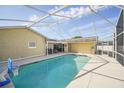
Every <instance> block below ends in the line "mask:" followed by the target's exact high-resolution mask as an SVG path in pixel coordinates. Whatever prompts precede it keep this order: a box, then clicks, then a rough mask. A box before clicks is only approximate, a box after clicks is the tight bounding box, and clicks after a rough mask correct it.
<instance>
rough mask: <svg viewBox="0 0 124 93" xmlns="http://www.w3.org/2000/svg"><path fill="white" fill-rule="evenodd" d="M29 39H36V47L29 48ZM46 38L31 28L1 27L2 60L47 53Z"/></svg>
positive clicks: (0, 51)
mask: <svg viewBox="0 0 124 93" xmlns="http://www.w3.org/2000/svg"><path fill="white" fill-rule="evenodd" d="M29 41H36V46H37V47H36V48H28V42H29ZM45 53H46V50H45V38H44V37H43V36H40V35H39V34H37V33H35V32H33V31H31V30H30V29H25V28H17V29H0V61H5V60H7V58H8V57H12V58H13V59H18V58H24V57H29V56H35V55H45Z"/></svg>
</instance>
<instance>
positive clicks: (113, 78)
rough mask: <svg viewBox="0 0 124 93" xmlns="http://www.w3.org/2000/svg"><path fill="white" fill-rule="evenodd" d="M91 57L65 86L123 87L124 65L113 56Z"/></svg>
mask: <svg viewBox="0 0 124 93" xmlns="http://www.w3.org/2000/svg"><path fill="white" fill-rule="evenodd" d="M89 56H91V57H92V59H91V60H90V62H89V63H87V64H86V65H85V66H84V67H83V68H82V70H81V71H80V72H79V73H78V75H77V76H76V77H75V78H74V80H73V81H72V82H71V83H70V84H69V85H68V86H67V88H124V67H123V66H121V65H120V64H119V63H118V62H117V61H116V60H115V59H114V58H111V57H108V56H104V55H102V56H101V55H89Z"/></svg>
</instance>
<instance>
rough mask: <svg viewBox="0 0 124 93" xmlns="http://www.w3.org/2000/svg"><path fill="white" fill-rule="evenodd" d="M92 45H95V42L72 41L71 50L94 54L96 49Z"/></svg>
mask: <svg viewBox="0 0 124 93" xmlns="http://www.w3.org/2000/svg"><path fill="white" fill-rule="evenodd" d="M92 47H95V43H94V42H86V43H85V42H84V43H83V42H82V43H70V44H69V51H70V52H75V53H88V54H94V53H95V49H93V48H92Z"/></svg>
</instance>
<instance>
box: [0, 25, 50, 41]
mask: <svg viewBox="0 0 124 93" xmlns="http://www.w3.org/2000/svg"><path fill="white" fill-rule="evenodd" d="M0 29H28V30H30V31H32V32H34V33H35V34H37V35H39V36H42V37H44V38H45V39H48V38H47V37H46V36H44V35H42V34H41V33H38V32H37V31H35V30H34V29H32V28H29V27H25V26H8V27H0Z"/></svg>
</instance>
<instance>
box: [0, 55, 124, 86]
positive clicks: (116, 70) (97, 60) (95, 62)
mask: <svg viewBox="0 0 124 93" xmlns="http://www.w3.org/2000/svg"><path fill="white" fill-rule="evenodd" d="M65 54H74V53H59V54H52V55H49V56H38V57H33V58H27V59H22V60H16V61H14V65H18V66H20V65H26V64H30V63H33V62H36V61H40V60H45V59H48V58H53V57H57V56H62V55H65ZM85 55H88V56H90V57H91V60H90V61H89V62H88V63H87V64H86V65H85V66H84V67H83V68H82V69H81V71H80V72H79V73H78V74H77V76H76V77H75V78H74V80H73V81H71V82H70V84H69V85H68V86H67V88H114V87H115V88H121V87H122V88H124V67H123V66H121V65H120V64H119V63H118V62H117V61H116V60H115V59H114V58H111V57H108V56H105V55H90V54H85ZM1 65H2V67H3V68H4V69H6V63H3V64H1ZM5 72H6V70H5V71H4V73H5ZM0 74H1V73H0ZM4 87H7V88H10V87H14V86H13V84H12V83H10V84H8V85H6V86H4Z"/></svg>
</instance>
